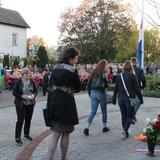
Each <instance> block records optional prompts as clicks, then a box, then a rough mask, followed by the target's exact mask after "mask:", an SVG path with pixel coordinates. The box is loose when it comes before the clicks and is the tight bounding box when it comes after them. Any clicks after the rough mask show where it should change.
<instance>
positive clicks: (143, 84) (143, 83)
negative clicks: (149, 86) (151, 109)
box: [134, 66, 146, 89]
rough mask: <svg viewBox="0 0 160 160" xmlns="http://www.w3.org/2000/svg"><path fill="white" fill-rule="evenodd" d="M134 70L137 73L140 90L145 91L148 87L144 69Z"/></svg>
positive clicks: (135, 68) (136, 68)
mask: <svg viewBox="0 0 160 160" xmlns="http://www.w3.org/2000/svg"><path fill="white" fill-rule="evenodd" d="M134 70H135V73H136V77H137V80H138V84H139V87H140V89H144V88H145V87H146V78H145V75H144V71H143V69H141V68H138V67H136V66H134Z"/></svg>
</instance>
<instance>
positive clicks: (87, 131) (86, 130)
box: [83, 128, 89, 136]
mask: <svg viewBox="0 0 160 160" xmlns="http://www.w3.org/2000/svg"><path fill="white" fill-rule="evenodd" d="M83 133H84V134H85V135H86V136H89V129H88V128H85V129H84V131H83Z"/></svg>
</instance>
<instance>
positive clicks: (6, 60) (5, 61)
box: [3, 54, 10, 67]
mask: <svg viewBox="0 0 160 160" xmlns="http://www.w3.org/2000/svg"><path fill="white" fill-rule="evenodd" d="M5 66H8V67H9V66H10V64H9V54H7V55H4V58H3V67H5Z"/></svg>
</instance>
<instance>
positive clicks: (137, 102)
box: [120, 73, 140, 107]
mask: <svg viewBox="0 0 160 160" xmlns="http://www.w3.org/2000/svg"><path fill="white" fill-rule="evenodd" d="M120 75H121V79H122V83H123V86H124V89H125V91H126V93H127V96H128V97H129V100H130V104H131V107H135V106H137V105H138V104H139V103H140V102H139V99H138V98H130V96H129V92H128V90H127V87H126V85H125V82H124V79H123V75H122V73H121V74H120Z"/></svg>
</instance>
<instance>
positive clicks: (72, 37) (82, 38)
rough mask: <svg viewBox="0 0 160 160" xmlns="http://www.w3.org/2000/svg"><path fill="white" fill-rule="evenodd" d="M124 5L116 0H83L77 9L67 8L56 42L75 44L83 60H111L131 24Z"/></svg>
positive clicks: (131, 27) (65, 44)
mask: <svg viewBox="0 0 160 160" xmlns="http://www.w3.org/2000/svg"><path fill="white" fill-rule="evenodd" d="M91 2H92V3H91ZM127 7H128V6H124V5H123V4H121V3H120V0H110V1H108V0H97V1H94V3H93V1H91V0H85V1H84V2H83V3H82V5H80V6H79V7H78V8H75V9H68V10H67V11H66V12H64V13H63V15H62V17H61V23H60V25H59V30H60V32H61V36H60V37H59V44H60V45H61V46H75V47H78V48H79V49H80V51H81V53H82V54H81V61H83V62H95V61H97V60H99V59H100V58H106V59H108V60H114V59H115V57H116V53H118V48H119V44H118V43H119V41H120V40H121V39H122V38H123V37H124V35H125V33H130V32H131V31H132V29H133V28H134V27H133V26H134V25H135V23H134V21H133V18H131V16H130V15H129V14H128V13H127V11H128V8H127ZM97 54H98V56H97Z"/></svg>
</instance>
